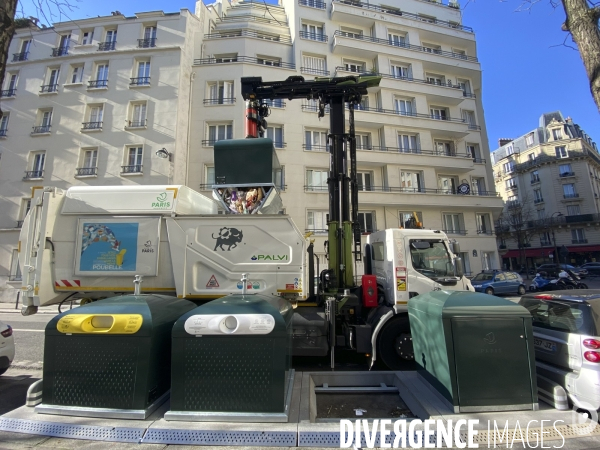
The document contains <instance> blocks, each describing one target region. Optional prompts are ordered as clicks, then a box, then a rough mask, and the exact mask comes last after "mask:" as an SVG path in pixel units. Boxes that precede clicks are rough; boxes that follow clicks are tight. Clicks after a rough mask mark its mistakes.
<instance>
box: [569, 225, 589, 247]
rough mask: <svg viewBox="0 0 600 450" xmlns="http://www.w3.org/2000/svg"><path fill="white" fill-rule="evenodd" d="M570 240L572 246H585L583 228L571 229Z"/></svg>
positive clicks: (585, 240)
mask: <svg viewBox="0 0 600 450" xmlns="http://www.w3.org/2000/svg"><path fill="white" fill-rule="evenodd" d="M571 239H572V243H573V244H587V239H586V238H585V230H584V229H583V228H575V229H571Z"/></svg>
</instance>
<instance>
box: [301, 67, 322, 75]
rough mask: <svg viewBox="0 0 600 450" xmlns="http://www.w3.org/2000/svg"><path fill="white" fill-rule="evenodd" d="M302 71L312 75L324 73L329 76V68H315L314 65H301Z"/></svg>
mask: <svg viewBox="0 0 600 450" xmlns="http://www.w3.org/2000/svg"><path fill="white" fill-rule="evenodd" d="M300 72H302V73H308V74H310V75H324V76H329V70H319V69H313V68H312V67H300Z"/></svg>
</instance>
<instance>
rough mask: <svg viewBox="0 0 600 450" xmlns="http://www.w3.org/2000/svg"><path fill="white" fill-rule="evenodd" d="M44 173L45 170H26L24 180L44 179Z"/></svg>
mask: <svg viewBox="0 0 600 450" xmlns="http://www.w3.org/2000/svg"><path fill="white" fill-rule="evenodd" d="M43 177H44V171H43V170H26V171H25V176H24V177H23V179H24V180H32V179H34V178H43Z"/></svg>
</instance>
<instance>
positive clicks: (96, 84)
mask: <svg viewBox="0 0 600 450" xmlns="http://www.w3.org/2000/svg"><path fill="white" fill-rule="evenodd" d="M105 87H108V80H90V81H88V88H105Z"/></svg>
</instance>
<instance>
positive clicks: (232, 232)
mask: <svg viewBox="0 0 600 450" xmlns="http://www.w3.org/2000/svg"><path fill="white" fill-rule="evenodd" d="M243 237H244V235H243V234H242V231H241V230H238V229H237V228H227V227H223V228H221V229H220V230H219V235H218V236H215V235H214V233H213V234H212V238H213V239H216V240H217V243H216V244H215V249H214V251H217V248H220V249H221V250H223V251H225V249H224V248H223V245H227V251H230V250H231V249H232V248H236V247H237V245H238V243H239V242H242V239H243Z"/></svg>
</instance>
